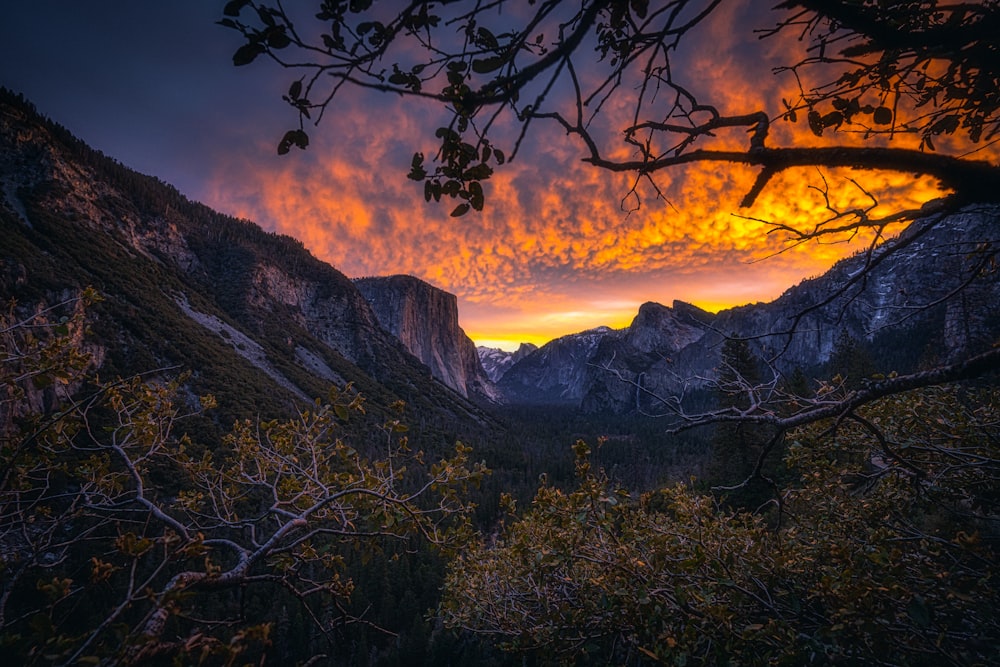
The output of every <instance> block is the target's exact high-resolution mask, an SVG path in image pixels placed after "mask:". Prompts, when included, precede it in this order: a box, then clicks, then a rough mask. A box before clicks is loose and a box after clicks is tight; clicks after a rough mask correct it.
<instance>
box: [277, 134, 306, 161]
mask: <svg viewBox="0 0 1000 667" xmlns="http://www.w3.org/2000/svg"><path fill="white" fill-rule="evenodd" d="M308 145H309V135H308V134H306V133H305V132H304V131H302V130H289V131H288V132H285V136H283V137H282V138H281V141H280V142H278V155H285V154H287V153H288V151H289V150H291V148H292V146H298V147H299V148H301V149H303V150H304V149H305V148H306V146H308Z"/></svg>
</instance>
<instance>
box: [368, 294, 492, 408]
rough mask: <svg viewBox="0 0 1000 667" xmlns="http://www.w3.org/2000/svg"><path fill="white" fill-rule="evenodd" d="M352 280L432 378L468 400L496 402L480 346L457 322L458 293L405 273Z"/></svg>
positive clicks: (383, 321)
mask: <svg viewBox="0 0 1000 667" xmlns="http://www.w3.org/2000/svg"><path fill="white" fill-rule="evenodd" d="M354 284H355V285H356V286H357V288H358V290H359V291H360V292H361V294H363V295H364V297H365V298H366V299H367V300H368V303H369V304H371V307H372V309H373V310H374V312H375V315H376V317H377V318H378V321H379V322H380V323H381V325H382V326H383V327H384V328H385V329H386V330H387V331H389V332H390V333H391V334H392V335H394V336H395V337H396V338H398V339H399V340H400V341H402V343H403V345H404V346H405V347H406V349H407V350H409V352H410V354H412V355H413V356H415V357H416V358H417V359H419V360H420V361H421V362H423V363H424V364H425V365H426V366H427V367H428V368H429V369H430V371H431V374H432V375H433V376H434V377H436V378H437V379H439V380H440V381H441V382H443V383H445V384H446V385H448V386H449V387H451V388H452V389H454V390H455V391H457V392H458V393H459V394H461V395H462V396H465V397H467V398H470V397H471V398H475V399H478V400H486V401H490V402H495V401H496V399H497V392H496V389H495V388H494V386H493V382H492V381H491V380H490V379H489V377H488V376H487V375H486V372H485V371H484V370H483V367H482V364H481V363H480V362H479V355H478V354H477V353H476V346H475V344H474V343H473V342H472V340H471V339H470V338H469V337H468V336H466V335H465V331H463V330H462V328H461V327H460V326H459V325H458V300H457V299H456V298H455V295H454V294H450V293H448V292H445V291H444V290H441V289H438V288H437V287H434V286H433V285H431V284H429V283H426V282H424V281H423V280H420V279H418V278H414V277H413V276H405V275H395V276H384V277H375V278H359V279H357V280H355V281H354Z"/></svg>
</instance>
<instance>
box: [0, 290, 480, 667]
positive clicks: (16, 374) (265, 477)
mask: <svg viewBox="0 0 1000 667" xmlns="http://www.w3.org/2000/svg"><path fill="white" fill-rule="evenodd" d="M70 305H72V304H70ZM61 310H62V308H60V307H53V308H49V309H45V310H42V311H41V312H39V313H35V314H32V315H29V316H27V317H21V318H18V317H16V316H15V313H16V312H17V309H16V308H15V307H14V306H13V305H11V306H10V307H9V310H8V312H7V313H5V314H4V318H3V320H2V322H0V336H2V342H3V347H2V350H0V353H2V354H0V379H2V380H3V382H2V386H3V387H4V390H5V392H6V393H5V395H4V396H3V397H0V414H3V415H5V417H6V418H5V420H4V424H3V425H4V430H3V431H2V432H0V436H2V441H0V466H2V468H0V469H2V477H0V567H2V570H0V571H2V573H3V588H2V594H0V645H2V646H3V651H4V654H5V655H6V656H9V659H13V660H15V661H17V662H18V663H19V664H49V663H54V664H98V663H100V664H149V663H150V662H151V661H159V662H164V661H167V660H175V661H178V662H192V663H193V662H199V663H200V662H205V661H209V662H217V663H220V664H222V663H224V664H233V662H234V661H235V660H237V659H240V660H256V659H259V656H260V654H262V653H264V652H265V651H266V648H267V646H268V645H269V643H270V642H271V634H270V633H271V628H272V627H273V625H274V623H275V622H277V621H282V617H281V616H280V615H279V614H278V611H279V610H284V611H283V612H282V613H283V614H284V621H282V622H283V623H284V625H286V626H287V623H288V621H289V619H288V613H287V611H288V608H291V609H292V610H295V612H296V613H295V616H297V617H298V616H300V615H301V616H305V617H306V618H309V619H311V621H312V622H313V623H314V624H315V626H316V628H317V629H318V631H319V632H320V633H321V634H323V635H326V636H327V637H330V636H332V635H331V632H332V630H333V628H334V627H335V626H336V625H338V624H342V623H345V622H351V621H352V620H355V619H353V618H352V617H351V615H350V614H348V613H347V612H346V609H345V606H344V602H345V601H346V600H347V599H348V598H349V597H350V595H351V592H352V588H353V585H352V582H351V581H350V579H348V578H346V577H345V576H344V569H345V568H344V555H345V554H344V549H345V548H351V549H353V548H357V549H364V548H366V545H371V546H372V547H376V546H377V545H378V542H379V541H385V540H403V541H406V540H410V539H420V540H424V541H426V542H427V543H429V544H433V545H436V546H438V547H440V548H443V549H446V550H447V549H450V548H453V547H456V546H458V545H460V544H462V543H463V541H464V540H465V539H466V535H467V533H468V528H467V523H468V522H467V515H468V513H469V511H470V510H471V507H470V506H469V505H468V504H467V502H466V501H465V500H463V495H462V491H463V489H465V488H466V485H468V484H472V483H475V482H476V480H478V478H479V477H481V476H482V475H483V474H484V472H485V470H484V469H483V468H482V466H481V465H473V464H470V463H469V460H468V451H469V450H468V448H466V447H465V446H464V445H462V444H461V443H459V444H458V445H457V446H456V451H455V454H454V456H453V457H451V458H448V459H445V460H441V461H439V462H436V463H429V462H428V463H425V462H424V461H423V454H422V452H417V451H411V450H410V449H409V447H408V446H407V442H406V436H405V432H406V427H405V425H403V424H401V423H400V422H399V421H398V420H396V419H390V420H389V421H387V422H386V424H385V425H384V428H383V431H384V437H383V438H382V442H381V445H380V446H379V449H380V451H369V452H365V451H358V450H356V449H354V448H353V447H352V446H351V445H350V443H349V442H348V441H346V440H345V439H344V438H343V437H342V436H341V433H340V431H341V427H340V425H341V424H342V423H343V421H344V420H347V419H350V418H351V416H352V414H356V413H357V412H358V411H363V409H364V404H363V399H362V398H361V397H360V396H358V395H357V394H356V393H354V392H353V391H351V390H350V388H346V389H343V390H332V391H331V395H330V397H329V401H328V402H321V401H316V403H315V404H314V405H313V406H312V407H310V408H308V409H304V410H301V411H300V412H299V413H298V415H297V416H296V417H295V418H293V419H290V420H287V421H262V420H255V421H251V420H246V421H242V422H238V423H236V424H235V425H234V426H233V428H232V430H231V431H230V432H229V433H228V435H227V436H226V437H225V439H224V442H223V447H222V448H221V449H218V450H215V451H209V450H208V449H207V448H205V447H204V446H203V445H201V444H200V443H198V442H197V441H194V440H192V439H190V438H188V437H187V436H186V435H184V434H183V433H181V432H180V429H181V427H182V424H183V420H184V418H185V416H187V415H190V414H195V413H198V412H200V411H202V410H206V409H210V408H211V406H212V403H213V401H212V399H211V398H210V397H204V398H201V399H200V400H199V399H198V398H196V397H193V396H190V395H188V394H186V393H185V392H184V391H183V389H182V388H183V386H184V382H183V381H184V378H183V376H182V377H180V378H174V379H170V378H167V377H164V374H163V373H162V372H157V373H153V374H151V375H150V376H149V377H148V378H147V379H143V378H131V379H126V380H117V381H111V382H106V381H97V380H95V379H93V378H89V376H88V373H89V370H88V369H89V368H90V366H91V364H90V360H89V357H88V355H86V354H85V353H84V352H83V349H84V347H83V340H84V334H85V316H84V312H85V311H84V310H83V309H81V308H78V309H77V310H76V311H75V312H74V311H71V313H70V314H69V315H66V316H60V312H61ZM85 380H90V381H89V382H88V383H86V384H81V383H82V382H84V381H85ZM53 382H55V383H56V384H57V385H58V386H62V387H65V390H64V391H62V392H60V393H58V394H53V395H50V396H49V397H48V398H46V400H44V401H41V402H40V401H39V400H38V396H39V392H40V391H42V392H44V391H47V390H48V389H49V388H50V387H52V386H54V385H53ZM40 404H41V406H42V407H41V408H39V407H38V406H39V405H40ZM258 592H259V594H260V595H262V596H263V599H267V600H268V602H266V603H262V602H260V598H258V595H257V593H258ZM255 599H256V600H258V601H257V602H254V600H255ZM279 603H280V604H279ZM272 605H274V606H273V608H272ZM300 612H301V613H300ZM285 630H286V631H287V630H288V628H287V627H286V628H285ZM295 650H296V651H297V653H296V656H297V657H298V658H299V659H303V660H304V659H307V658H310V657H311V656H312V655H313V654H314V653H322V652H323V645H322V643H320V644H319V645H316V644H315V643H314V644H312V645H307V646H298V647H295ZM254 656H257V658H255V657H254Z"/></svg>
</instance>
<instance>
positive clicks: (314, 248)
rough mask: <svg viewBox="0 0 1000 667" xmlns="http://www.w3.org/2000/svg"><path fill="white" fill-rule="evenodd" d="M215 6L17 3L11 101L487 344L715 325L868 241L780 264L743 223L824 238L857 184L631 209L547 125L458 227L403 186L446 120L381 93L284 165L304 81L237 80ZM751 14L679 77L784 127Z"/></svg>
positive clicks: (230, 40)
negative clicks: (681, 319) (14, 96)
mask: <svg viewBox="0 0 1000 667" xmlns="http://www.w3.org/2000/svg"><path fill="white" fill-rule="evenodd" d="M224 4H225V3H224V2H223V1H222V0H219V1H218V2H211V1H209V0H170V2H144V1H136V0H91V1H89V2H80V1H79V0H33V1H32V2H19V3H12V4H11V6H10V7H8V8H6V9H5V11H4V21H3V22H0V85H4V86H6V87H8V88H10V89H13V90H15V91H17V92H21V93H23V94H24V95H26V96H27V97H28V99H30V100H31V101H32V102H33V103H34V104H35V105H36V106H37V107H38V109H39V110H40V111H41V112H42V113H43V114H45V115H47V116H48V117H50V118H51V119H53V120H54V121H56V122H58V123H60V124H62V125H64V126H65V127H67V128H68V129H69V130H70V131H72V132H73V133H74V134H76V135H77V136H78V137H80V138H81V139H83V140H84V141H86V142H87V143H88V144H90V145H91V146H93V147H95V148H97V149H99V150H101V151H103V152H104V153H106V154H108V155H110V156H112V157H114V158H116V159H118V160H120V161H121V162H122V163H124V164H125V165H127V166H129V167H131V168H133V169H136V170H137V171H140V172H142V173H146V174H150V175H154V176H156V177H158V178H160V179H161V180H163V181H165V182H167V183H170V184H172V185H174V186H175V187H177V188H178V189H179V190H180V191H181V192H182V193H183V194H185V195H186V196H187V197H189V198H190V199H193V200H196V201H201V202H203V203H205V204H207V205H209V206H211V207H212V208H215V209H216V210H219V211H221V212H224V213H228V214H231V215H234V216H237V217H241V218H247V219H250V220H253V221H254V222H256V223H257V224H259V225H260V226H261V227H263V228H265V229H267V230H269V231H275V232H279V233H283V234H289V235H291V236H294V237H296V238H298V239H300V240H301V241H302V242H303V243H304V244H305V245H306V247H307V248H309V249H310V251H311V252H312V253H313V254H314V255H315V256H317V257H318V258H320V259H322V260H324V261H327V262H329V263H330V264H332V265H333V266H335V267H336V268H338V269H339V270H340V271H342V272H344V273H345V274H347V275H348V276H349V277H362V276H373V275H389V274H394V273H408V274H411V275H414V276H417V277H419V278H422V279H424V280H426V281H428V282H430V283H431V284H433V285H435V286H437V287H440V288H442V289H444V290H447V291H449V292H451V293H453V294H455V295H456V296H457V297H458V303H459V322H460V324H461V326H462V327H463V328H464V329H465V331H466V333H467V334H469V336H470V337H471V338H472V339H473V340H474V341H476V342H477V344H482V345H489V346H494V347H503V348H505V349H514V348H516V347H517V345H518V344H519V343H520V342H532V343H535V344H542V343H544V342H546V341H548V340H551V339H553V338H556V337H558V336H562V335H565V334H569V333H574V332H578V331H582V330H585V329H589V328H593V327H596V326H601V325H607V326H612V327H616V328H620V327H625V326H627V325H628V324H629V322H630V321H631V320H632V318H633V317H634V316H635V314H636V312H637V310H638V308H639V306H640V305H641V304H642V303H644V302H646V301H656V302H659V303H663V304H666V305H670V304H671V303H672V302H673V301H674V300H675V299H676V300H682V301H687V302H689V303H693V304H695V305H697V306H700V307H702V308H705V309H707V310H711V311H718V310H719V309H722V308H727V307H732V306H736V305H742V304H746V303H753V302H758V301H770V300H772V299H774V298H776V297H778V296H779V295H780V294H781V293H782V292H784V291H785V290H786V289H787V288H788V287H791V286H792V285H794V284H796V283H798V282H799V281H801V280H802V279H804V278H807V277H810V276H815V275H818V274H820V273H822V272H824V271H825V270H826V269H828V268H829V267H830V266H831V265H832V264H833V263H834V262H835V261H836V260H837V259H838V258H840V257H843V256H845V255H847V254H850V253H852V252H854V251H856V250H857V249H858V248H859V247H860V246H859V242H861V243H863V242H866V241H867V239H858V240H857V241H858V242H855V243H837V244H816V243H813V244H807V245H803V246H799V247H795V248H791V249H788V250H786V251H785V252H781V253H779V252H778V251H780V250H782V249H783V248H786V247H787V246H786V244H785V242H784V241H783V240H782V239H781V238H779V237H778V236H777V235H775V234H767V227H766V226H764V225H763V224H762V223H760V222H755V221H753V220H748V219H747V218H758V219H768V220H780V221H785V220H792V219H795V220H803V219H809V218H810V216H811V217H812V218H813V219H815V218H816V217H817V216H821V215H824V209H823V206H824V202H823V200H822V197H820V196H819V192H818V190H817V189H816V188H817V187H820V186H822V185H823V183H824V179H825V182H826V183H829V184H830V185H831V189H832V191H833V193H834V196H835V197H841V196H842V197H846V198H851V197H853V198H854V199H856V198H857V196H858V193H857V190H856V189H854V188H853V187H852V186H850V184H849V182H848V181H847V180H846V179H847V177H848V176H850V174H844V173H825V174H822V175H821V174H818V173H816V172H809V173H805V174H803V173H800V172H792V173H788V174H787V175H785V176H783V177H782V178H780V179H778V180H776V181H775V182H774V183H773V184H772V186H771V187H769V188H768V189H767V190H765V192H764V193H763V195H762V196H761V197H760V198H759V200H758V202H757V203H756V204H755V206H754V207H753V208H752V209H740V208H739V200H740V198H741V197H742V195H743V194H744V193H745V192H746V190H747V188H748V187H749V185H750V183H751V182H752V180H753V176H754V173H753V172H752V171H749V170H741V169H735V168H734V169H730V168H726V167H720V166H718V165H702V166H694V167H692V168H690V169H687V170H686V171H684V172H671V173H661V174H658V178H659V181H658V183H659V184H660V187H661V188H662V191H663V193H664V194H665V195H666V198H665V199H663V198H660V199H658V198H657V197H655V196H654V195H655V193H654V192H652V191H651V190H648V189H646V190H641V192H642V194H643V199H642V206H641V208H639V210H637V211H632V212H628V211H627V210H623V206H622V201H623V198H625V197H626V195H627V193H628V191H629V188H630V186H631V180H630V178H632V177H630V176H628V175H619V174H612V173H609V172H605V171H601V170H598V169H595V168H593V167H590V166H589V165H585V164H583V163H581V162H580V158H581V157H582V156H583V150H582V147H581V146H580V145H579V144H575V143H573V142H572V141H570V140H569V139H567V138H566V137H565V136H563V133H562V132H561V131H558V130H556V129H555V128H554V127H552V126H549V127H547V128H540V127H539V126H538V125H536V126H535V128H534V129H533V131H532V133H531V134H530V135H529V138H528V141H527V142H526V143H525V148H524V150H522V152H521V153H519V155H518V156H517V158H516V159H515V160H514V161H513V162H512V163H511V164H509V165H506V166H505V167H504V168H501V169H500V170H498V171H497V174H496V176H495V177H494V178H493V179H491V180H490V181H489V183H488V184H487V208H486V210H485V211H484V212H482V213H481V214H471V213H470V214H469V215H466V216H464V217H462V218H452V217H450V215H449V213H450V212H451V209H452V207H453V204H451V205H440V204H433V203H430V204H428V203H426V202H424V199H423V196H422V192H423V190H422V186H421V185H420V184H415V183H413V182H412V181H408V180H407V179H406V172H407V171H408V169H409V165H410V158H411V156H412V155H413V153H414V151H416V150H425V151H428V152H432V150H433V144H432V143H430V142H431V141H432V140H433V136H432V134H431V131H432V130H431V131H429V130H428V128H431V129H432V128H434V127H437V126H438V125H440V124H443V122H442V117H441V116H440V115H439V113H438V112H437V110H436V109H435V108H434V107H431V106H428V105H422V106H416V105H413V104H406V103H405V101H400V100H399V99H397V98H395V97H388V96H384V95H374V94H361V93H358V94H355V95H353V96H348V97H345V98H344V99H342V100H341V103H340V105H339V106H338V107H337V108H336V109H335V110H332V111H331V112H329V113H328V114H327V116H326V117H325V118H324V120H323V121H322V123H321V124H320V125H319V126H318V127H315V128H309V133H310V138H311V142H310V146H309V149H308V150H306V151H299V150H297V149H293V150H292V152H291V153H290V154H288V155H284V156H279V155H277V152H276V150H275V147H276V145H277V142H278V139H280V137H281V136H282V134H283V133H284V131H285V130H287V129H289V128H290V127H291V126H293V125H294V122H295V118H294V116H293V114H292V111H291V110H290V108H289V107H288V106H287V105H286V104H285V103H284V102H282V101H281V99H280V97H281V94H282V93H284V92H285V91H286V90H287V88H288V85H289V83H290V81H291V80H292V78H293V77H291V76H290V75H289V73H288V72H287V71H284V70H282V69H281V68H279V67H277V66H275V65H273V64H272V63H270V62H268V61H266V60H265V59H260V60H259V62H256V63H254V64H252V65H250V66H245V67H235V66H233V64H232V54H233V52H234V51H235V50H236V48H237V47H239V46H240V44H241V43H242V42H241V39H240V36H239V35H238V34H237V33H236V32H234V31H231V30H228V29H225V28H223V27H221V26H218V25H216V24H215V22H216V21H217V20H218V19H219V18H221V16H222V6H223V5H224ZM745 4H746V5H747V7H751V9H746V8H744V9H743V10H742V11H735V12H732V13H720V14H719V18H718V19H717V20H714V21H712V22H710V23H708V24H707V25H706V26H704V28H703V29H700V32H699V34H697V35H696V36H695V39H696V40H701V43H703V44H704V45H705V47H704V48H703V49H695V50H692V52H691V53H690V54H689V55H688V56H686V58H685V59H683V60H681V61H680V63H681V64H682V65H683V66H684V67H685V68H686V70H687V71H685V72H683V74H685V75H688V76H689V77H690V80H691V81H694V82H696V84H695V85H696V86H698V87H699V88H703V89H704V90H705V91H710V92H711V93H712V95H713V99H715V100H716V101H718V102H719V104H720V107H721V109H722V110H723V111H724V112H730V113H743V112H745V111H747V110H748V109H756V108H760V106H761V105H767V106H766V107H765V110H767V111H769V112H771V113H777V112H778V111H779V110H778V109H776V108H774V107H775V104H776V103H778V101H779V100H780V98H781V97H782V93H786V94H787V95H790V94H791V88H790V86H791V85H792V82H790V81H788V80H787V79H786V80H781V79H780V78H778V77H773V76H765V77H763V78H761V75H760V72H761V69H762V68H761V67H760V64H761V62H762V59H763V61H768V62H770V60H775V61H776V60H777V59H780V58H781V56H782V55H783V53H782V49H783V48H785V47H786V46H788V45H787V44H785V43H782V42H780V41H779V40H773V41H770V42H767V43H764V44H763V45H760V44H759V43H756V40H753V39H752V37H750V38H749V40H750V41H748V42H743V43H740V42H735V43H734V41H733V39H732V37H733V35H735V34H741V35H751V33H749V30H748V25H754V24H758V25H759V27H766V26H767V25H768V21H769V19H770V20H773V19H772V18H771V17H770V16H769V15H768V13H767V12H766V11H763V10H762V9H761V8H762V7H765V6H769V5H770V4H771V3H762V2H757V3H749V2H748V3H745ZM751 42H754V43H751ZM751 49H754V50H753V51H751ZM769 59H770V60H769ZM763 69H764V71H765V72H766V71H767V68H766V67H765V68H763ZM619 111H620V110H619V109H614V108H611V109H609V114H608V115H609V116H613V114H615V113H617V112H619ZM803 131H804V128H802V127H801V126H800V125H795V126H791V125H787V124H786V126H783V127H777V128H776V129H775V134H776V136H775V139H776V140H782V139H784V140H787V141H790V140H792V139H793V138H794V139H796V140H801V139H803V138H804V139H805V140H807V141H808V140H810V139H809V138H808V137H804V135H803V134H802V132H803ZM807 134H808V133H807ZM865 184H866V187H870V188H874V189H875V191H877V192H879V193H880V195H884V196H885V197H887V198H888V199H891V200H893V201H896V202H903V203H907V204H914V203H916V204H919V203H920V202H922V201H923V200H926V199H927V198H929V197H931V196H933V195H934V194H936V191H935V190H934V188H933V185H932V184H930V183H928V182H923V181H914V180H913V179H912V178H911V177H909V176H903V175H877V176H873V175H869V179H868V180H866V181H865ZM845 201H846V200H845ZM625 208H626V209H627V208H628V206H626V207H625Z"/></svg>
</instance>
